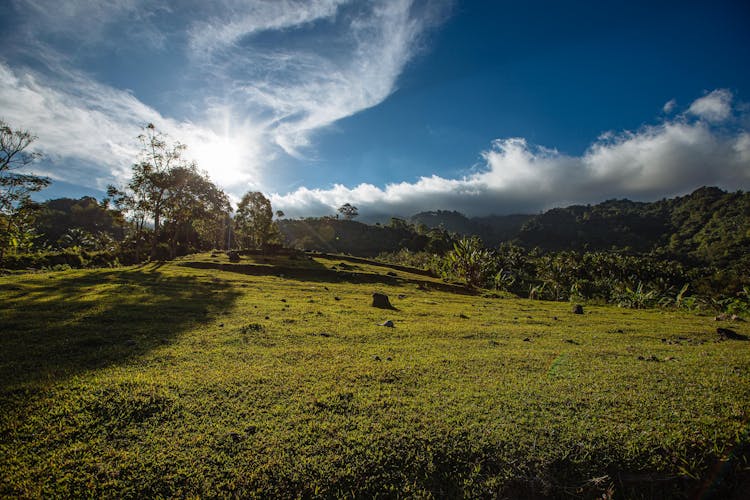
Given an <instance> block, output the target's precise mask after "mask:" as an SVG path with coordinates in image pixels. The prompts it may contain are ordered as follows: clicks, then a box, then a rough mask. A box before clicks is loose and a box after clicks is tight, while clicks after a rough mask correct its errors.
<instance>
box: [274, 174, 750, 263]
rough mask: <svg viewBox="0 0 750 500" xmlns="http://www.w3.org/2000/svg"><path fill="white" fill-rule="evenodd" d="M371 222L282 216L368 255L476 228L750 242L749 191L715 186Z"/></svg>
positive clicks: (520, 240) (713, 254)
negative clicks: (643, 197)
mask: <svg viewBox="0 0 750 500" xmlns="http://www.w3.org/2000/svg"><path fill="white" fill-rule="evenodd" d="M393 221H396V223H393V222H392V223H391V224H388V225H375V226H370V225H366V224H362V223H359V222H355V221H344V220H337V219H326V218H323V219H307V220H283V221H279V226H280V228H281V232H282V234H283V235H284V238H285V242H286V243H287V244H288V245H290V246H293V247H297V248H304V249H309V250H318V251H333V252H343V253H350V254H353V255H364V256H373V255H377V254H379V253H381V252H395V251H398V250H400V249H401V248H406V249H409V250H411V251H422V250H424V251H428V252H441V251H445V250H447V249H450V248H452V243H451V236H450V235H451V234H453V235H458V236H471V235H477V236H479V237H480V238H482V240H483V241H484V244H485V245H487V246H489V247H494V246H497V245H498V244H500V243H502V242H513V243H516V244H518V245H521V246H523V247H526V248H527V249H532V248H538V249H540V250H542V251H546V252H560V251H578V252H583V251H616V252H624V253H629V254H646V253H655V254H658V255H662V256H665V257H669V258H673V259H676V260H680V261H688V262H690V263H691V265H693V264H698V265H700V264H704V263H705V264H710V265H717V266H726V265H736V264H737V263H738V261H740V260H743V259H744V258H746V256H747V253H748V252H747V249H748V248H750V193H743V192H742V191H738V192H735V193H728V192H725V191H722V190H721V189H718V188H715V187H704V188H700V189H698V190H696V191H694V192H693V193H691V194H689V195H686V196H682V197H677V198H671V199H664V200H659V201H655V202H649V203H647V202H634V201H630V200H608V201H604V202H602V203H598V204H595V205H572V206H569V207H565V208H554V209H551V210H548V211H546V212H544V213H542V214H538V215H507V216H486V217H474V218H468V217H466V216H464V215H462V214H460V213H458V212H451V211H444V210H438V211H434V212H423V213H419V214H416V215H414V216H413V217H411V218H410V219H409V222H408V223H407V222H406V221H402V220H400V219H393Z"/></svg>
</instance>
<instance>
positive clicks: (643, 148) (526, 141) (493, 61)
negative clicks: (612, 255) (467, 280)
mask: <svg viewBox="0 0 750 500" xmlns="http://www.w3.org/2000/svg"><path fill="white" fill-rule="evenodd" d="M654 3H658V5H657V6H654V5H653V4H654ZM0 4H2V10H3V12H4V14H3V17H4V19H5V20H6V22H5V23H4V24H5V25H6V26H9V27H10V28H9V32H6V36H5V37H4V38H5V40H6V42H4V47H3V49H2V51H1V52H0V118H2V119H3V120H5V121H7V122H8V123H9V124H11V125H12V126H14V127H22V128H28V129H31V130H32V131H33V132H34V133H36V135H37V136H38V137H39V139H38V140H37V142H36V143H35V147H36V148H37V149H38V150H39V151H40V152H42V153H43V154H44V160H43V161H41V162H39V163H38V164H36V165H34V170H35V171H36V172H37V173H41V174H45V175H49V176H50V177H52V178H53V179H54V181H55V182H54V183H53V185H52V187H50V188H49V189H47V190H45V191H44V192H42V196H44V197H54V196H62V195H73V196H78V195H83V194H91V195H95V196H98V197H101V196H102V194H103V192H102V190H103V188H104V187H105V186H106V185H107V184H109V183H115V184H118V183H119V184H122V183H124V182H126V181H127V177H128V172H129V169H130V166H131V165H132V163H133V162H134V161H135V159H136V157H137V154H138V143H137V141H136V139H135V137H136V136H137V135H138V133H139V128H140V127H141V126H143V125H145V124H146V123H149V122H153V123H154V124H155V125H156V126H157V127H158V128H160V129H161V130H163V131H164V132H166V133H167V134H169V135H170V136H171V137H172V138H174V139H175V140H179V141H181V142H183V143H185V144H187V146H188V154H189V155H191V157H192V158H193V159H195V160H197V161H198V163H199V166H200V167H201V168H203V169H205V170H206V171H207V172H208V173H209V175H210V176H211V177H212V179H214V180H215V181H216V182H217V183H218V184H219V185H221V186H222V187H223V188H224V189H225V190H226V191H227V192H228V193H229V194H230V195H232V196H233V197H234V198H235V199H237V198H239V197H240V196H241V195H242V194H243V193H244V192H246V191H248V190H260V191H263V192H264V193H266V194H267V195H268V196H270V197H271V199H272V202H273V205H274V208H275V209H277V208H278V209H282V210H284V211H285V212H286V213H287V215H290V216H300V215H323V214H328V213H333V212H334V211H335V208H336V207H337V206H339V205H341V204H343V203H345V202H350V203H353V204H355V205H357V206H358V207H360V212H361V213H362V214H370V215H375V214H395V215H404V216H406V215H411V214H413V213H416V212H418V211H421V210H434V209H440V208H442V209H456V210H460V211H462V212H464V213H467V214H469V215H483V214H489V213H512V212H533V211H538V210H542V209H545V208H549V207H551V206H555V205H564V204H569V203H587V202H592V203H593V202H598V201H602V200H604V199H607V198H612V197H630V198H635V199H644V200H647V199H657V198H661V197H664V196H672V195H677V194H683V193H686V192H689V191H691V190H692V189H694V188H696V187H699V186H701V185H705V184H709V185H719V186H721V187H723V188H726V189H730V190H736V189H748V187H749V186H750V107H749V106H748V104H747V103H748V102H750V78H749V77H750V66H749V65H748V64H747V61H750V30H748V29H747V22H748V20H750V7H748V6H747V4H746V2H739V1H737V2H721V1H715V2H710V3H709V2H685V1H682V2H666V1H665V2H635V1H629V2H587V1H578V2H553V1H548V2H535V1H528V2H499V1H498V2H489V1H488V2H484V1H463V2H462V1H449V0H433V1H424V0H392V1H387V0H382V1H377V2H363V1H356V0H307V1H294V0H275V1H261V0H256V1H252V0H247V1H241V0H218V1H216V2H203V1H200V0H181V1H177V0H173V1H169V0H111V1H109V2H101V1H99V0H0Z"/></svg>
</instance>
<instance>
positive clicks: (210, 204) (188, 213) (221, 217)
mask: <svg viewBox="0 0 750 500" xmlns="http://www.w3.org/2000/svg"><path fill="white" fill-rule="evenodd" d="M138 139H139V140H140V141H141V151H140V155H139V158H138V161H137V162H136V163H135V164H134V165H133V175H132V178H131V180H130V181H129V182H128V184H127V186H126V187H125V188H124V189H120V188H117V187H115V186H109V187H108V188H107V194H108V196H109V197H110V199H111V201H112V203H113V204H114V205H115V207H116V208H117V209H119V210H121V211H122V212H124V213H126V214H127V215H128V216H129V217H130V219H131V221H132V227H133V232H132V234H130V235H128V238H127V243H128V246H130V247H132V248H133V250H134V251H135V255H136V259H137V260H140V254H141V252H142V250H143V248H142V247H143V246H144V244H145V243H146V240H147V239H150V258H151V259H152V260H158V259H163V258H174V257H175V256H176V255H178V254H185V253H188V252H190V251H195V250H200V249H207V248H211V247H216V248H220V247H221V245H222V244H223V242H224V228H225V225H226V224H227V220H228V217H229V213H230V211H231V207H230V205H229V199H228V197H227V196H226V194H225V193H224V192H223V191H222V190H221V189H219V188H218V187H217V186H216V185H215V184H213V183H212V182H211V180H210V179H209V178H208V175H207V174H205V173H203V172H200V171H199V170H198V167H197V165H196V164H195V163H194V162H188V161H186V160H185V159H184V158H183V157H182V154H183V152H184V151H185V149H186V147H187V146H185V145H184V144H181V143H179V142H175V143H172V142H171V141H170V140H169V138H168V137H167V136H166V135H164V134H163V133H161V132H159V131H158V130H157V129H156V128H155V127H154V125H153V124H148V125H147V126H146V127H145V128H144V132H143V134H141V135H140V136H138ZM148 222H152V223H153V230H152V231H149V230H148V229H147V227H146V225H147V223H148ZM160 245H163V246H160Z"/></svg>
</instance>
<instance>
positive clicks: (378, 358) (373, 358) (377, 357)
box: [372, 354, 380, 361]
mask: <svg viewBox="0 0 750 500" xmlns="http://www.w3.org/2000/svg"><path fill="white" fill-rule="evenodd" d="M372 360H373V361H380V356H378V355H377V354H375V355H374V356H373V357H372Z"/></svg>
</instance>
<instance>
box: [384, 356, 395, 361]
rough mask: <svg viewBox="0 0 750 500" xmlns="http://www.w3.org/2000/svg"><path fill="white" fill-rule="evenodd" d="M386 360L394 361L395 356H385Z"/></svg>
mask: <svg viewBox="0 0 750 500" xmlns="http://www.w3.org/2000/svg"><path fill="white" fill-rule="evenodd" d="M385 360H386V361H393V358H391V357H390V356H388V357H387V358H385Z"/></svg>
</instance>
